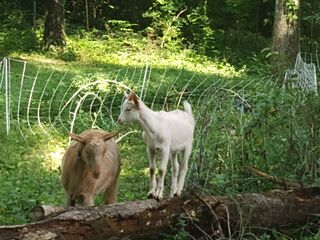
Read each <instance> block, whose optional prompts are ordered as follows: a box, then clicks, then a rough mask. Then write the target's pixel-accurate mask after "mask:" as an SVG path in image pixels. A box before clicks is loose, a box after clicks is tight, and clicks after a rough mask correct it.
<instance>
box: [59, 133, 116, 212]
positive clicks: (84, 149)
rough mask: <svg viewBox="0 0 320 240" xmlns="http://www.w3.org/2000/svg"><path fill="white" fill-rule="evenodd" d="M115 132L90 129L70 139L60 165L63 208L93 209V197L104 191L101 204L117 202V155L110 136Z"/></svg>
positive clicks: (70, 134) (114, 144)
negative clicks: (88, 207)
mask: <svg viewBox="0 0 320 240" xmlns="http://www.w3.org/2000/svg"><path fill="white" fill-rule="evenodd" d="M117 134H118V132H116V133H108V132H105V131H102V130H94V129H89V130H86V131H84V132H82V133H81V134H80V135H77V134H74V133H69V136H70V137H71V139H72V140H73V141H72V142H71V144H70V146H69V147H68V148H67V150H66V152H65V154H64V156H63V159H62V164H61V183H62V185H63V188H64V192H65V206H66V207H69V206H75V205H84V206H93V205H94V195H95V194H98V193H101V192H104V203H105V204H110V203H114V202H115V201H116V194H117V181H118V177H119V173H120V154H119V150H118V146H117V144H116V142H115V141H114V139H113V137H114V136H115V135H117Z"/></svg>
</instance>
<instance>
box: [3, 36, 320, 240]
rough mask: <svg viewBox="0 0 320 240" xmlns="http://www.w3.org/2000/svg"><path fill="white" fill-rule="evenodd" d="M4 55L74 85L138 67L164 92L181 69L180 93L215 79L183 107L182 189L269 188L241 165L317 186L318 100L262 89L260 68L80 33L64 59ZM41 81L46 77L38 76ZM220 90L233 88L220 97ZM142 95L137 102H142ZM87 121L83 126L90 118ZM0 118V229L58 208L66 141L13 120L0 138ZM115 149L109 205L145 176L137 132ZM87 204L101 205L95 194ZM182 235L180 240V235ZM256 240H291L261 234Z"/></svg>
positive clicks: (139, 188) (59, 55)
mask: <svg viewBox="0 0 320 240" xmlns="http://www.w3.org/2000/svg"><path fill="white" fill-rule="evenodd" d="M11 57H13V58H20V59H24V60H27V61H28V62H32V63H33V64H34V67H33V68H34V70H33V71H34V73H36V72H37V66H48V65H50V66H51V67H52V68H54V69H55V70H57V71H60V72H62V73H63V72H65V71H68V72H70V73H71V78H70V79H71V80H74V79H77V82H76V84H77V86H81V84H84V83H85V82H86V81H87V79H97V78H103V77H107V76H109V75H110V72H111V73H112V72H113V73H114V75H112V76H116V75H117V73H118V72H119V69H127V71H128V72H130V71H135V69H140V70H141V69H143V68H144V67H145V66H146V64H148V65H149V66H152V69H153V70H152V71H153V74H154V75H155V76H160V77H161V76H162V75H161V72H166V75H165V76H166V79H165V80H164V81H163V84H164V85H166V84H167V86H171V84H172V83H174V82H175V80H176V79H177V75H178V74H180V73H181V71H180V69H185V70H186V71H185V72H183V74H185V75H184V76H183V77H184V78H185V82H181V83H178V84H181V86H179V87H180V88H178V87H177V89H181V87H183V86H185V85H186V83H187V82H188V81H189V80H190V79H193V78H196V77H198V78H199V79H195V80H196V81H194V82H192V84H191V83H190V84H189V85H188V89H191V90H193V89H195V88H197V87H198V85H199V84H200V82H201V81H202V78H208V79H209V80H208V81H209V82H210V81H211V80H210V79H214V80H217V79H218V80H219V81H220V82H225V83H227V84H226V85H216V86H215V85H209V86H210V88H209V90H208V89H207V88H206V86H205V85H204V86H202V88H201V89H199V90H201V91H202V92H200V93H198V95H195V96H193V97H191V99H190V101H191V102H192V103H193V109H194V113H195V115H196V116H197V127H196V131H195V141H194V149H193V153H192V156H191V159H190V168H189V172H188V176H187V184H186V191H188V190H189V189H196V190H197V191H203V192H204V193H206V194H212V195H233V194H236V193H239V192H247V191H250V192H259V191H265V190H268V189H271V188H274V187H278V186H275V185H273V184H272V183H270V182H266V181H265V180H263V179H260V178H258V177H255V176H252V175H250V174H249V172H248V171H247V166H254V167H256V168H258V169H260V170H262V171H265V172H267V173H269V174H271V175H275V176H280V177H284V178H286V179H289V180H294V181H299V182H304V183H306V184H307V185H315V186H318V185H319V182H320V180H319V179H320V178H319V177H318V176H319V173H320V172H319V166H318V164H319V161H318V160H317V159H318V158H317V156H318V155H319V153H320V152H319V151H320V148H319V145H320V144H319V142H320V141H319V137H318V136H320V134H319V132H320V130H319V126H318V125H319V124H318V123H317V119H319V118H320V116H319V114H320V112H319V111H318V109H319V101H318V99H317V97H315V96H312V95H304V94H301V93H300V92H299V91H297V90H290V91H283V89H282V88H281V86H280V85H279V84H277V83H276V82H275V81H274V80H273V79H272V78H271V77H269V78H266V80H265V82H264V81H261V78H262V77H267V74H269V73H268V65H265V63H263V62H260V61H258V60H256V61H257V62H255V64H253V63H252V62H251V63H248V64H245V63H244V64H243V66H242V67H241V68H240V69H239V68H236V67H234V66H232V65H230V64H229V63H227V62H226V61H220V60H219V61H218V60H217V59H210V58H207V57H203V56H199V55H197V54H195V53H194V52H192V51H191V50H179V49H159V47H157V46H155V45H153V44H152V43H150V42H148V40H146V39H144V38H143V37H141V36H131V37H130V38H126V39H124V38H116V37H115V36H108V37H103V36H99V37H97V36H94V35H90V34H84V33H79V34H75V35H69V39H68V47H67V49H66V50H65V51H60V50H54V51H51V52H49V53H41V52H33V53H20V52H16V53H13V54H12V55H11ZM248 66H250V67H248ZM12 69H14V66H12ZM253 73H254V74H253ZM257 73H258V75H257ZM42 74H47V75H49V74H50V73H49V72H45V71H44V70H43V73H42ZM54 80H55V79H54ZM56 81H59V79H56ZM126 81H127V83H128V85H130V86H131V87H133V88H137V89H140V86H138V84H140V83H136V82H130V79H126ZM197 81H198V82H199V84H198V82H197ZM53 82H54V81H53ZM246 82H248V83H249V82H250V83H252V82H253V83H254V84H251V85H249V84H248V85H246V84H245V85H246V88H245V87H244V86H239V85H240V84H241V83H246ZM158 84H159V82H157V81H155V82H152V83H150V86H149V88H148V94H150V95H151V96H152V95H153V94H154V93H155V91H156V89H157V86H158ZM227 85H230V86H234V87H232V88H230V89H228V88H226V87H225V86H227ZM212 86H213V87H212ZM53 87H54V86H52V88H53ZM167 89H168V87H167ZM169 90H170V89H169ZM169 90H168V92H169ZM207 90H208V91H209V92H206V91H207ZM88 91H89V90H88ZM168 92H159V98H161V100H163V99H164V98H166V97H167V95H166V94H167V93H168ZM102 93H104V92H102ZM57 94H61V95H62V94H64V92H61V93H57ZM148 94H147V96H146V99H147V100H148V103H150V100H149V99H148ZM170 94H171V95H173V97H174V98H176V97H177V96H175V94H177V91H176V89H173V90H170ZM58 97H59V96H58ZM239 99H240V100H241V99H244V100H245V101H242V105H241V106H239V105H237V104H238V103H239ZM240 102H241V101H240ZM156 107H157V108H160V107H159V106H156ZM0 111H1V112H3V113H4V112H5V107H4V100H3V98H1V99H0ZM21 111H23V109H22V110H21ZM89 115H90V114H87V116H88V117H87V119H90V117H89ZM0 116H1V126H0V135H1V136H2V137H1V138H0V173H1V174H0V184H1V185H0V186H1V187H0V224H19V223H25V222H28V217H27V216H28V212H29V211H30V210H31V209H32V208H33V207H34V206H36V205H38V204H52V205H61V204H63V190H62V187H61V184H60V182H59V177H60V172H59V165H60V161H61V157H62V154H63V152H64V150H65V147H66V145H67V143H68V137H67V134H66V132H65V131H64V130H61V131H59V132H57V131H55V129H52V126H42V128H45V131H46V132H47V134H44V133H43V129H40V127H39V126H38V125H36V124H35V125H34V126H28V125H27V124H24V123H20V125H19V128H18V127H15V126H17V124H16V123H17V122H15V121H17V120H13V124H12V127H11V130H10V133H9V134H8V135H7V133H6V129H5V119H4V115H3V114H2V115H0ZM66 121H67V120H66ZM113 127H115V126H113ZM117 128H118V127H117ZM119 128H120V127H119ZM120 129H121V134H120V135H123V134H125V133H127V132H130V131H132V130H137V127H136V126H132V125H130V126H125V127H121V128H120ZM31 130H32V131H31ZM80 130H81V129H79V131H80ZM82 130H83V129H82ZM119 147H120V150H121V157H122V171H121V175H120V181H119V192H118V201H120V202H123V201H132V200H140V199H145V198H146V194H147V191H148V186H149V182H148V181H149V180H148V179H149V178H148V174H149V171H148V160H147V155H146V151H145V145H144V143H143V141H142V139H141V132H139V131H138V132H137V131H133V133H131V134H129V135H128V136H127V137H126V138H124V139H122V140H121V141H120V142H119ZM169 168H170V166H169ZM166 186H167V187H166V192H165V194H166V195H168V191H169V189H168V188H169V186H170V171H169V173H168V175H167V177H166ZM96 203H97V204H102V199H101V196H100V197H98V198H97V199H96ZM305 232H307V231H305ZM309 235H312V234H309ZM181 236H185V235H184V233H181ZM244 238H245V237H244ZM261 238H262V239H290V238H291V237H290V236H287V235H283V234H281V233H278V232H276V231H269V232H268V233H265V234H264V235H262V236H261ZM175 239H179V236H176V238H175ZM180 239H181V238H180Z"/></svg>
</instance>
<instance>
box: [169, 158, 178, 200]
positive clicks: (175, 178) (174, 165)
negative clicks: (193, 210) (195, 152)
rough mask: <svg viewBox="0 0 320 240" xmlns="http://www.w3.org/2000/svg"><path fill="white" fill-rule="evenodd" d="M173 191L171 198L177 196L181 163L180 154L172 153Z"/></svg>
mask: <svg viewBox="0 0 320 240" xmlns="http://www.w3.org/2000/svg"><path fill="white" fill-rule="evenodd" d="M170 158H171V190H170V197H174V196H175V195H177V184H178V174H179V162H178V154H177V153H171V157H170Z"/></svg>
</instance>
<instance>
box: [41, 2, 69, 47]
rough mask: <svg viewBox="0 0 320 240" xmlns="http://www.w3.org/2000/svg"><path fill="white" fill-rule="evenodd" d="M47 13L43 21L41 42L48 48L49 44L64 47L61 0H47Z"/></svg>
mask: <svg viewBox="0 0 320 240" xmlns="http://www.w3.org/2000/svg"><path fill="white" fill-rule="evenodd" d="M46 6H47V15H46V18H45V23H44V34H43V43H44V49H45V50H48V49H49V48H50V46H51V45H54V46H58V47H64V46H65V45H66V41H65V32H64V12H63V11H64V7H63V3H62V0H47V1H46Z"/></svg>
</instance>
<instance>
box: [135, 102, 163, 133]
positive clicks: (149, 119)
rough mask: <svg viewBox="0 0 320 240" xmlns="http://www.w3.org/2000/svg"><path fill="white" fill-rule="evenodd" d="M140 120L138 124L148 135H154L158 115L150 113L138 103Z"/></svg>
mask: <svg viewBox="0 0 320 240" xmlns="http://www.w3.org/2000/svg"><path fill="white" fill-rule="evenodd" d="M139 107H140V110H139V111H140V118H139V124H140V125H141V127H142V129H143V130H144V131H145V132H146V133H147V134H148V135H150V136H151V135H154V134H155V132H156V128H157V125H158V116H157V115H158V113H157V112H154V111H152V110H151V109H150V108H148V107H147V106H146V105H145V104H144V103H143V102H141V101H140V102H139Z"/></svg>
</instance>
